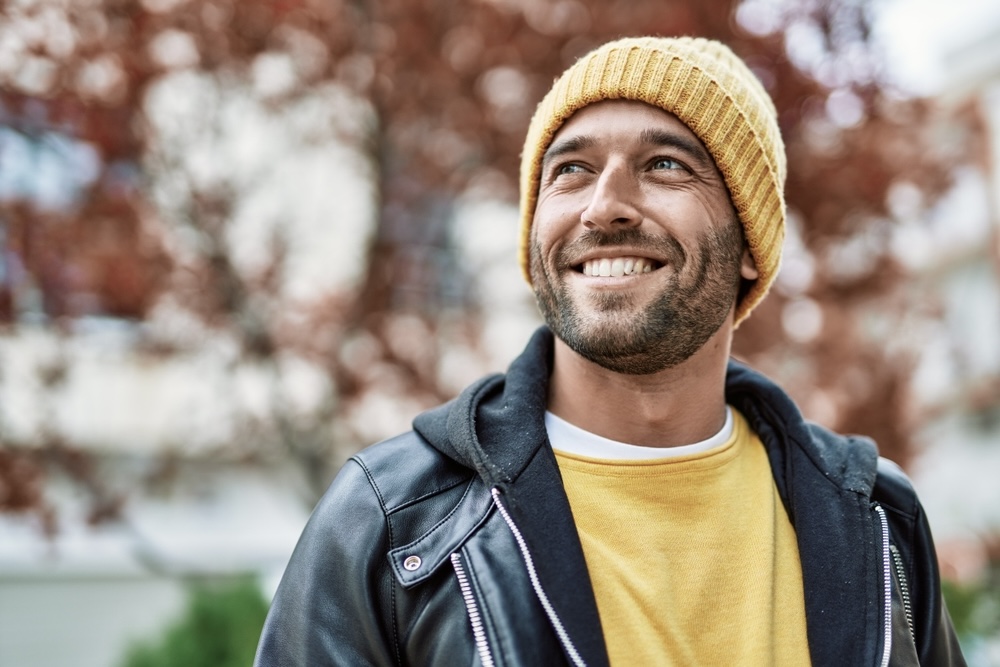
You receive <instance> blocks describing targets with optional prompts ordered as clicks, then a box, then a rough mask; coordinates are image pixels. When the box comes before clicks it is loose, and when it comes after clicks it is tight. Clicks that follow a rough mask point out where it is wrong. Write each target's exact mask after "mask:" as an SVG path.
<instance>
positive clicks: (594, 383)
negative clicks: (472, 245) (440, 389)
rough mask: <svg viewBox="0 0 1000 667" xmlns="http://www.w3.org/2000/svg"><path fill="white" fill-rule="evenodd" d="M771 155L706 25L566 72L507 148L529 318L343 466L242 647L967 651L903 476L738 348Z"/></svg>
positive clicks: (521, 658)
mask: <svg viewBox="0 0 1000 667" xmlns="http://www.w3.org/2000/svg"><path fill="white" fill-rule="evenodd" d="M784 179H785V154H784V148H783V145H782V143H781V136H780V132H779V130H778V125H777V121H776V118H775V111H774V107H773V105H772V103H771V101H770V98H769V97H768V96H767V93H766V92H765V91H764V89H763V88H762V86H761V85H760V84H759V82H758V81H757V80H756V79H755V78H754V76H753V74H752V73H751V72H750V71H749V69H747V67H746V66H745V65H744V64H743V62H742V61H740V60H739V59H738V58H737V57H736V56H735V55H733V53H732V52H731V51H730V50H729V49H728V48H726V47H725V46H723V45H722V44H719V43H717V42H712V41H708V40H702V39H690V38H678V39H665V38H638V39H625V40H620V41H617V42H612V43H610V44H606V45H604V46H602V47H601V48H599V49H597V50H596V51H594V52H592V53H590V54H588V55H587V56H585V57H584V58H582V59H580V60H579V61H578V62H577V63H575V64H574V65H573V66H572V67H570V69H569V70H567V71H566V72H565V73H564V74H563V75H562V76H561V77H560V78H559V79H558V80H557V81H556V83H555V84H554V85H553V87H552V89H551V90H550V91H549V93H548V95H546V97H545V98H544V99H543V100H542V102H541V103H540V104H539V106H538V110H537V111H536V113H535V116H534V118H533V119H532V122H531V125H530V127H529V129H528V133H527V138H526V141H525V147H524V152H523V154H522V165H521V264H522V267H523V268H524V269H525V276H526V278H527V279H528V281H529V283H530V284H531V285H532V287H533V289H534V291H535V294H536V297H537V300H538V304H539V308H540V310H541V312H542V314H543V316H544V318H545V321H546V323H547V325H548V326H547V327H545V328H543V329H541V330H539V331H538V332H537V333H536V335H535V336H534V337H533V338H532V340H531V341H530V342H529V343H528V347H527V349H526V350H525V352H524V353H523V354H522V355H521V356H520V357H519V358H518V359H517V360H515V361H514V362H513V364H512V365H511V366H510V368H509V369H508V372H507V373H506V374H504V375H496V376H491V377H487V378H484V379H483V380H481V381H479V382H477V383H475V384H474V385H472V386H471V387H469V388H468V389H466V390H465V391H464V392H462V394H461V395H460V396H459V397H458V398H457V399H455V400H454V401H452V402H451V403H448V404H446V405H444V406H441V407H439V408H437V409H435V410H432V411H430V412H428V413H425V414H423V415H420V416H419V417H417V419H416V420H415V421H414V430H413V431H411V432H409V433H406V434H403V435H401V436H399V437H397V438H394V439H392V440H389V441H386V442H383V443H380V444H378V445H375V446H373V447H370V448H368V449H367V450H365V451H363V452H361V453H360V454H358V455H357V456H355V457H354V458H353V459H352V460H351V461H350V462H348V464H347V465H345V467H344V469H343V470H342V471H341V473H340V474H339V475H338V477H337V479H336V480H335V481H334V483H333V485H332V486H331V488H330V490H329V492H328V493H327V494H326V496H325V497H324V499H323V500H322V502H321V503H320V504H319V506H318V507H317V508H316V511H315V512H314V514H313V517H312V518H311V519H310V522H309V525H308V526H307V527H306V529H305V531H304V533H303V535H302V538H301V540H300V542H299V545H298V547H297V548H296V551H295V554H294V555H293V557H292V560H291V562H290V563H289V566H288V569H287V570H286V573H285V576H284V578H283V580H282V583H281V585H280V587H279V589H278V592H277V595H276V596H275V600H274V603H273V605H272V608H271V612H270V614H269V616H268V621H267V624H266V626H265V629H264V633H263V636H262V638H261V644H260V647H259V649H258V655H257V664H258V665H268V666H270V665H274V666H281V667H285V666H296V667H298V666H301V667H305V666H307V665H309V666H314V665H539V666H547V665H564V664H569V665H577V666H580V665H608V664H611V665H616V666H621V665H805V664H813V665H836V666H842V665H852V666H853V665H883V666H884V665H917V664H920V665H951V664H964V663H963V661H962V657H961V654H960V652H959V649H958V645H957V642H956V640H955V636H954V631H953V630H952V627H951V623H950V620H949V618H948V613H947V611H946V609H945V607H944V603H943V601H942V598H941V593H940V583H939V579H938V571H937V564H936V557H935V553H934V547H933V543H932V540H931V537H930V532H929V528H928V526H927V523H926V519H925V517H924V515H923V511H922V509H921V507H920V504H919V502H918V500H917V498H916V497H915V495H914V493H913V490H912V488H911V486H910V484H909V482H908V481H907V479H906V478H905V476H904V475H903V474H902V473H901V472H900V470H899V469H898V468H897V467H895V466H894V465H893V464H891V463H889V462H887V461H885V460H882V459H879V457H878V455H877V452H876V449H875V446H874V444H873V443H871V442H870V441H868V440H866V439H864V438H853V437H843V436H839V435H836V434H834V433H831V432H829V431H827V430H825V429H823V428H821V427H819V426H816V425H813V424H810V423H807V422H805V421H804V420H803V419H802V417H801V415H800V413H799V411H798V410H797V409H796V407H795V405H794V404H793V403H792V402H791V400H790V399H789V398H788V397H787V396H786V395H785V394H784V393H783V392H782V391H781V390H780V389H779V388H778V387H776V386H775V385H774V384H772V383H771V382H770V381H768V380H767V379H766V378H764V377H762V376H760V375H759V374H757V373H755V372H753V371H751V370H750V369H748V368H746V367H744V366H741V365H739V364H737V363H735V362H733V361H731V360H730V359H729V355H730V348H731V343H732V335H733V330H734V329H735V327H736V326H737V325H738V324H739V322H740V321H742V320H743V319H744V318H746V317H747V316H748V315H749V314H750V311H751V310H752V309H753V308H754V306H755V305H756V304H757V303H758V302H759V301H760V300H761V299H762V298H764V296H765V295H766V293H767V290H768V288H769V286H770V284H771V282H772V281H773V279H774V276H775V274H776V272H777V269H778V263H779V260H780V253H781V243H782V239H783V236H784V203H783V187H784Z"/></svg>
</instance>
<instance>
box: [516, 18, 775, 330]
mask: <svg viewBox="0 0 1000 667" xmlns="http://www.w3.org/2000/svg"><path fill="white" fill-rule="evenodd" d="M610 99H626V100H637V101H641V102H646V103H647V104H652V105H653V106H657V107H660V108H661V109H664V110H666V111H668V112H670V113H672V114H673V115H675V116H677V118H679V119H680V120H681V122H683V123H684V124H685V125H687V126H688V127H689V128H690V129H691V131H692V132H694V134H695V135H696V136H697V137H698V138H699V139H701V141H702V143H704V144H705V147H706V148H707V149H708V152H709V153H711V154H712V157H713V158H714V159H715V164H716V166H717V167H718V168H719V171H720V172H721V173H722V177H723V179H724V180H725V182H726V186H727V187H728V188H729V196H730V197H731V199H732V201H733V206H734V207H735V209H736V212H737V213H738V214H739V217H740V221H741V222H742V223H743V230H744V234H745V236H746V241H747V245H748V246H749V247H750V253H751V254H752V255H753V259H754V263H755V264H756V267H757V271H758V273H759V276H758V278H757V280H756V281H754V284H753V286H752V287H751V288H750V290H749V291H748V292H747V293H746V294H745V295H744V296H743V298H742V299H741V301H740V302H739V303H738V304H737V306H736V324H739V323H740V322H741V321H742V320H743V319H744V318H746V316H747V315H749V314H750V311H751V310H753V308H754V306H756V305H757V304H758V303H759V302H760V301H761V299H763V298H764V296H765V295H766V294H767V290H768V288H770V286H771V283H772V282H773V281H774V277H775V275H776V274H777V273H778V265H779V263H780V261H781V246H782V243H783V241H784V237H785V202H784V184H785V169H786V167H785V147H784V144H783V143H782V141H781V132H780V130H779V129H778V122H777V118H776V116H777V114H776V112H775V109H774V103H773V102H772V101H771V98H770V97H769V96H768V94H767V92H766V91H765V90H764V87H763V86H762V85H761V83H760V81H758V80H757V78H756V77H755V76H754V74H753V72H751V71H750V69H749V68H748V67H747V66H746V64H745V63H744V62H743V61H742V60H740V59H739V58H738V57H737V56H736V55H735V54H734V53H733V52H732V51H730V50H729V48H728V47H726V46H725V45H723V44H721V43H719V42H715V41H711V40H707V39H701V38H691V37H680V38H663V37H633V38H627V39H621V40H618V41H615V42H610V43H608V44H605V45H604V46H601V47H600V48H598V49H596V50H594V51H592V52H591V53H589V54H587V55H586V56H584V57H582V58H580V59H579V60H578V61H576V63H574V64H573V65H572V66H571V67H570V68H569V69H568V70H566V71H565V72H564V73H563V75H562V76H561V77H559V79H558V80H557V81H556V82H555V84H554V85H553V86H552V89H551V90H549V92H548V94H547V95H546V96H545V98H544V99H542V101H541V103H539V105H538V108H537V109H536V111H535V115H534V117H533V118H532V119H531V124H530V126H529V127H528V135H527V138H526V139H525V142H524V151H523V152H522V154H521V237H520V261H521V269H522V271H523V272H524V275H525V278H526V279H527V280H528V283H529V284H530V283H531V274H530V271H529V246H530V242H531V223H532V220H533V218H534V215H535V204H536V201H537V199H538V183H539V178H540V172H541V163H542V155H543V154H544V153H545V151H546V149H547V148H548V146H549V144H550V143H551V142H552V137H553V136H554V135H555V133H556V132H557V131H558V130H559V128H560V127H561V126H562V124H563V123H564V122H566V120H567V119H568V118H569V117H570V116H571V115H573V113H574V112H576V111H577V110H579V109H581V108H582V107H585V106H587V105H588V104H593V103H594V102H599V101H601V100H610Z"/></svg>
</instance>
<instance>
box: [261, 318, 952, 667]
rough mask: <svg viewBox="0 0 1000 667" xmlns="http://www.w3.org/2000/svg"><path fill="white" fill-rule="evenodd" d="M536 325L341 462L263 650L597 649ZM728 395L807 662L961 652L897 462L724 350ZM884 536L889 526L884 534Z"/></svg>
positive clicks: (293, 662) (333, 660)
mask: <svg viewBox="0 0 1000 667" xmlns="http://www.w3.org/2000/svg"><path fill="white" fill-rule="evenodd" d="M551 363H552V335H551V334H550V333H549V332H548V331H547V330H546V329H544V328H543V329H541V330H539V332H538V333H536V334H535V336H534V337H533V338H532V340H531V342H530V344H529V345H528V348H527V349H526V351H525V352H524V354H522V355H521V356H520V357H519V358H518V359H517V360H516V361H515V362H514V363H513V364H512V365H511V367H510V369H509V371H508V373H507V374H506V375H505V376H504V375H497V376H491V377H487V378H484V379H483V380H480V381H479V382H477V383H475V384H474V385H472V386H470V387H469V388H467V389H466V390H465V391H464V392H463V393H462V394H461V395H460V396H459V397H458V398H457V399H455V400H454V401H452V402H450V403H448V404H446V405H444V406H441V407H439V408H436V409H434V410H432V411H430V412H427V413H425V414H423V415H420V416H419V417H418V418H417V419H416V420H415V421H414V431H413V432H410V433H406V434H404V435H401V436H399V437H397V438H394V439H391V440H388V441H386V442H383V443H380V444H378V445H375V446H373V447H370V448H368V449H366V450H365V451H363V452H361V453H360V454H358V455H357V456H355V457H354V458H353V459H352V460H351V461H350V462H348V463H347V464H346V465H345V466H344V468H343V469H342V471H341V472H340V474H339V475H338V476H337V479H336V480H335V481H334V482H333V485H332V486H331V487H330V490H329V491H328V492H327V494H326V495H325V497H324V498H323V500H322V501H321V502H320V503H319V505H318V506H317V507H316V510H315V512H314V513H313V515H312V518H311V519H310V521H309V524H308V525H307V527H306V529H305V531H304V532H303V534H302V537H301V539H300V541H299V544H298V546H297V547H296V549H295V553H294V555H293V556H292V559H291V562H290V563H289V565H288V568H287V570H286V572H285V574H284V577H283V579H282V582H281V585H280V586H279V588H278V591H277V594H276V596H275V598H274V602H273V604H272V606H271V611H270V614H269V615H268V618H267V623H266V625H265V627H264V632H263V635H262V637H261V642H260V646H259V648H258V652H257V660H256V665H259V666H261V667H264V666H266V667H307V666H308V667H321V666H326V665H349V666H359V665H447V666H451V665H485V666H489V665H497V666H499V665H530V666H548V665H567V664H569V665H577V666H579V665H594V666H598V665H607V664H608V658H607V651H606V649H605V645H604V638H603V635H602V631H601V623H600V619H599V617H598V613H597V606H596V603H595V601H594V594H593V590H592V588H591V584H590V579H589V576H588V573H587V567H586V564H585V562H584V557H583V551H582V549H581V547H580V542H579V538H578V536H577V532H576V528H575V526H574V524H573V520H572V516H571V514H570V508H569V504H568V501H567V499H566V495H565V493H564V491H563V487H562V484H561V480H560V476H559V470H558V467H557V465H556V462H555V458H554V456H553V454H552V450H551V448H550V447H549V445H548V441H547V438H546V433H545V427H544V421H543V415H544V411H545V407H546V393H547V382H548V377H549V372H550V369H551ZM726 391H727V400H728V402H729V403H730V404H731V405H733V406H734V407H736V408H737V409H738V410H740V411H741V412H742V413H743V415H745V416H746V418H747V420H748V421H749V423H750V425H751V426H752V427H753V429H754V430H755V431H756V432H757V434H758V435H759V436H760V438H761V440H762V441H763V442H764V444H765V446H766V447H767V450H768V455H769V458H770V461H771V467H772V469H773V471H774V478H775V482H776V484H777V487H778V490H779V493H780V495H781V497H782V499H783V500H784V503H785V507H786V509H787V511H788V514H789V517H790V518H791V520H792V523H793V525H794V526H795V531H796V535H797V540H798V545H799V554H800V558H801V562H802V576H803V584H804V590H805V605H806V625H807V633H808V639H809V649H810V654H811V656H812V662H813V664H814V665H831V666H835V667H844V666H845V665H851V666H855V665H917V664H921V665H961V664H964V661H963V659H962V656H961V653H960V651H959V648H958V643H957V641H956V639H955V634H954V631H953V629H952V626H951V622H950V620H949V617H948V613H947V611H946V609H945V607H944V603H943V601H942V599H941V593H940V586H939V580H938V570H937V564H936V557H935V553H934V546H933V543H932V541H931V536H930V532H929V529H928V526H927V522H926V520H925V517H924V514H923V511H922V509H921V507H920V504H919V502H918V501H917V498H916V496H915V495H914V493H913V490H912V488H911V486H910V484H909V482H908V481H907V479H906V477H905V476H904V475H903V474H902V472H901V471H900V470H899V469H898V468H897V467H896V466H895V465H894V464H892V463H889V462H887V461H885V460H880V459H879V458H878V456H877V453H876V450H875V446H874V445H873V444H872V443H871V442H870V441H868V440H866V439H862V438H844V437H841V436H838V435H835V434H833V433H831V432H829V431H827V430H824V429H822V428H820V427H818V426H815V425H812V424H808V423H806V422H805V421H803V419H802V417H801V416H800V414H799V412H798V410H797V409H796V408H795V406H794V405H793V404H792V402H791V400H790V399H789V398H788V397H787V396H786V395H785V394H784V393H783V392H782V391H781V390H780V389H778V387H776V386H775V385H774V384H772V383H771V382H769V381H768V380H766V379H765V378H763V377H762V376H760V375H758V374H757V373H755V372H753V371H751V370H749V369H747V368H746V367H744V366H741V365H739V364H736V363H732V364H731V365H730V367H729V370H728V374H727V389H726ZM887 538H888V539H887Z"/></svg>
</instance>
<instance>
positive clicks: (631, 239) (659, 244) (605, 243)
mask: <svg viewBox="0 0 1000 667" xmlns="http://www.w3.org/2000/svg"><path fill="white" fill-rule="evenodd" d="M609 246H631V247H633V248H642V249H644V250H646V251H648V252H649V253H650V254H651V255H653V256H655V257H657V258H665V259H666V260H667V262H668V263H669V264H673V265H674V266H681V265H683V263H684V261H685V260H686V259H687V253H685V252H684V248H683V247H682V246H681V244H680V243H679V242H678V241H677V239H675V238H674V237H673V236H670V235H667V236H653V235H652V234H647V233H646V232H644V231H642V230H641V229H637V228H635V227H628V228H625V229H617V230H615V231H613V232H604V231H600V230H596V229H589V230H587V231H586V232H584V233H583V234H581V235H580V236H579V237H578V238H576V239H574V240H573V241H571V242H570V243H567V244H566V245H565V246H563V247H562V248H561V249H560V250H559V253H558V254H557V256H556V260H557V262H558V264H559V267H560V268H568V267H570V266H572V265H573V264H575V263H576V261H577V259H576V258H578V257H580V256H581V255H583V254H585V253H588V252H590V251H592V250H596V249H597V248H606V247H609Z"/></svg>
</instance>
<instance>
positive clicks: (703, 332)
mask: <svg viewBox="0 0 1000 667" xmlns="http://www.w3.org/2000/svg"><path fill="white" fill-rule="evenodd" d="M743 243H744V241H743V228H742V226H741V224H740V222H739V220H738V219H736V217H735V216H733V218H732V220H731V221H730V223H729V224H726V225H723V226H722V227H720V228H716V229H712V230H710V231H708V232H707V233H706V234H705V235H704V237H703V238H702V240H701V243H700V244H699V245H698V248H697V249H696V252H695V253H694V254H692V255H690V256H689V255H686V254H685V253H684V250H683V248H682V247H681V246H680V244H678V243H677V242H676V240H674V239H672V238H659V237H651V236H649V235H648V234H646V233H644V232H641V231H640V230H638V229H635V228H629V229H623V230H619V231H616V232H614V233H612V234H604V233H600V232H588V233H587V234H585V235H583V236H582V237H581V238H579V239H577V240H576V241H574V242H573V243H572V244H570V245H568V246H566V247H564V248H563V249H562V250H561V251H560V252H559V253H558V256H557V259H556V263H557V266H556V267H554V268H552V267H548V266H546V265H545V263H544V261H543V259H542V254H541V249H540V248H539V246H538V244H537V242H535V241H532V245H531V279H532V284H533V285H534V289H535V297H536V300H537V302H538V307H539V310H541V312H542V316H543V317H544V318H545V321H546V323H547V324H548V326H549V328H550V329H551V330H552V332H553V333H554V334H555V335H556V336H557V337H559V338H560V339H561V340H562V341H563V342H565V343H566V345H568V346H569V347H570V349H572V350H574V351H575V352H577V353H578V354H580V355H581V356H582V357H584V358H585V359H588V360H590V361H592V362H594V363H595V364H597V365H599V366H601V367H603V368H606V369H608V370H611V371H614V372H617V373H625V374H628V375H648V374H651V373H656V372H658V371H662V370H665V369H668V368H673V367H675V366H677V365H679V364H680V363H682V362H684V361H686V360H687V359H689V358H691V356H692V355H694V353H695V352H697V351H698V350H700V349H701V348H702V346H704V345H705V343H706V342H707V341H708V340H709V338H711V337H712V336H713V335H714V334H715V332H716V331H718V330H719V327H721V326H722V324H723V322H725V319H726V317H728V316H729V311H730V309H731V308H732V306H733V304H734V303H735V302H736V297H737V295H738V294H739V289H740V264H741V262H742V257H743ZM608 245H612V246H613V245H632V246H634V247H646V248H655V249H656V252H657V254H658V255H661V256H664V257H667V258H668V264H669V266H668V269H667V270H670V271H671V272H672V274H671V276H670V280H669V281H668V282H667V283H666V284H665V285H664V287H663V289H662V290H661V291H660V293H659V294H658V295H656V297H654V298H653V299H652V300H651V301H650V302H649V304H647V305H646V306H645V307H644V308H641V309H640V308H637V304H636V303H635V300H636V299H635V296H634V295H632V294H628V293H607V294H599V295H597V297H596V298H593V299H591V300H590V303H589V305H586V304H581V303H578V302H577V301H575V300H574V297H573V295H572V293H571V292H570V290H569V289H568V287H567V285H566V284H565V281H564V280H563V279H562V278H561V276H562V275H563V273H564V271H565V270H568V264H567V262H568V260H567V259H565V258H567V257H571V256H579V255H578V253H579V251H580V250H582V249H589V248H593V247H600V246H608ZM588 311H589V312H588Z"/></svg>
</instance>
